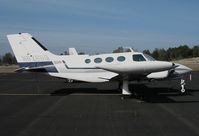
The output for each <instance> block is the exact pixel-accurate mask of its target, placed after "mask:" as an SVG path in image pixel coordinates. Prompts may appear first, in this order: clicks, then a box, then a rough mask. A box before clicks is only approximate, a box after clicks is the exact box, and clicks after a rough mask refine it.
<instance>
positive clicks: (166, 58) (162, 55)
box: [158, 49, 169, 61]
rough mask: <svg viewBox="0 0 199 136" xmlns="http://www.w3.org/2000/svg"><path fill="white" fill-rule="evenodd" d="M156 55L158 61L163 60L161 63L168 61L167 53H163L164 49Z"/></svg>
mask: <svg viewBox="0 0 199 136" xmlns="http://www.w3.org/2000/svg"><path fill="white" fill-rule="evenodd" d="M158 55H159V57H158V59H159V60H163V61H168V60H169V58H168V55H167V51H165V49H159V50H158Z"/></svg>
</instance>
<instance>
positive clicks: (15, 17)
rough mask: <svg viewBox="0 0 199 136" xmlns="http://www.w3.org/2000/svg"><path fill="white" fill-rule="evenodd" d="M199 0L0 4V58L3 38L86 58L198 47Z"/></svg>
mask: <svg viewBox="0 0 199 136" xmlns="http://www.w3.org/2000/svg"><path fill="white" fill-rule="evenodd" d="M198 6H199V1H198V0H0V55H2V54H4V53H6V52H12V51H11V48H10V45H9V43H8V40H7V38H6V35H7V34H14V33H19V32H25V33H30V34H32V35H33V36H34V37H35V38H36V39H37V40H38V41H40V42H41V43H42V44H43V45H44V46H45V47H46V48H48V50H49V51H51V52H53V53H55V54H60V53H63V52H64V51H65V50H67V49H68V48H69V47H75V48H76V49H77V50H78V51H79V52H85V53H88V54H95V53H108V52H112V51H113V50H114V49H116V48H117V47H119V46H124V47H133V48H134V49H136V50H138V51H143V50H145V49H149V50H151V51H152V50H154V49H155V48H165V49H167V48H169V47H177V46H179V45H185V44H186V45H189V46H190V47H193V46H194V45H198V44H199V8H198Z"/></svg>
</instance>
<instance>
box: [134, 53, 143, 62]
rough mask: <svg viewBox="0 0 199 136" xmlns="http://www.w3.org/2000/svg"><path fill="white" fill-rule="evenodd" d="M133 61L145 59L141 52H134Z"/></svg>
mask: <svg viewBox="0 0 199 136" xmlns="http://www.w3.org/2000/svg"><path fill="white" fill-rule="evenodd" d="M133 61H146V59H145V58H144V57H143V56H142V55H141V54H134V55H133Z"/></svg>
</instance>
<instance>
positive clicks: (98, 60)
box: [94, 58, 102, 63]
mask: <svg viewBox="0 0 199 136" xmlns="http://www.w3.org/2000/svg"><path fill="white" fill-rule="evenodd" d="M94 62H95V63H101V62H102V59H101V58H96V59H94Z"/></svg>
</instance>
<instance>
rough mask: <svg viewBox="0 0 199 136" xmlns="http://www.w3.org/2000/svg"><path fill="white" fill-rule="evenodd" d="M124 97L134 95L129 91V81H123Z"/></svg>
mask: <svg viewBox="0 0 199 136" xmlns="http://www.w3.org/2000/svg"><path fill="white" fill-rule="evenodd" d="M121 89H122V95H131V94H132V93H131V92H130V91H129V81H127V80H123V81H122V84H121Z"/></svg>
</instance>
